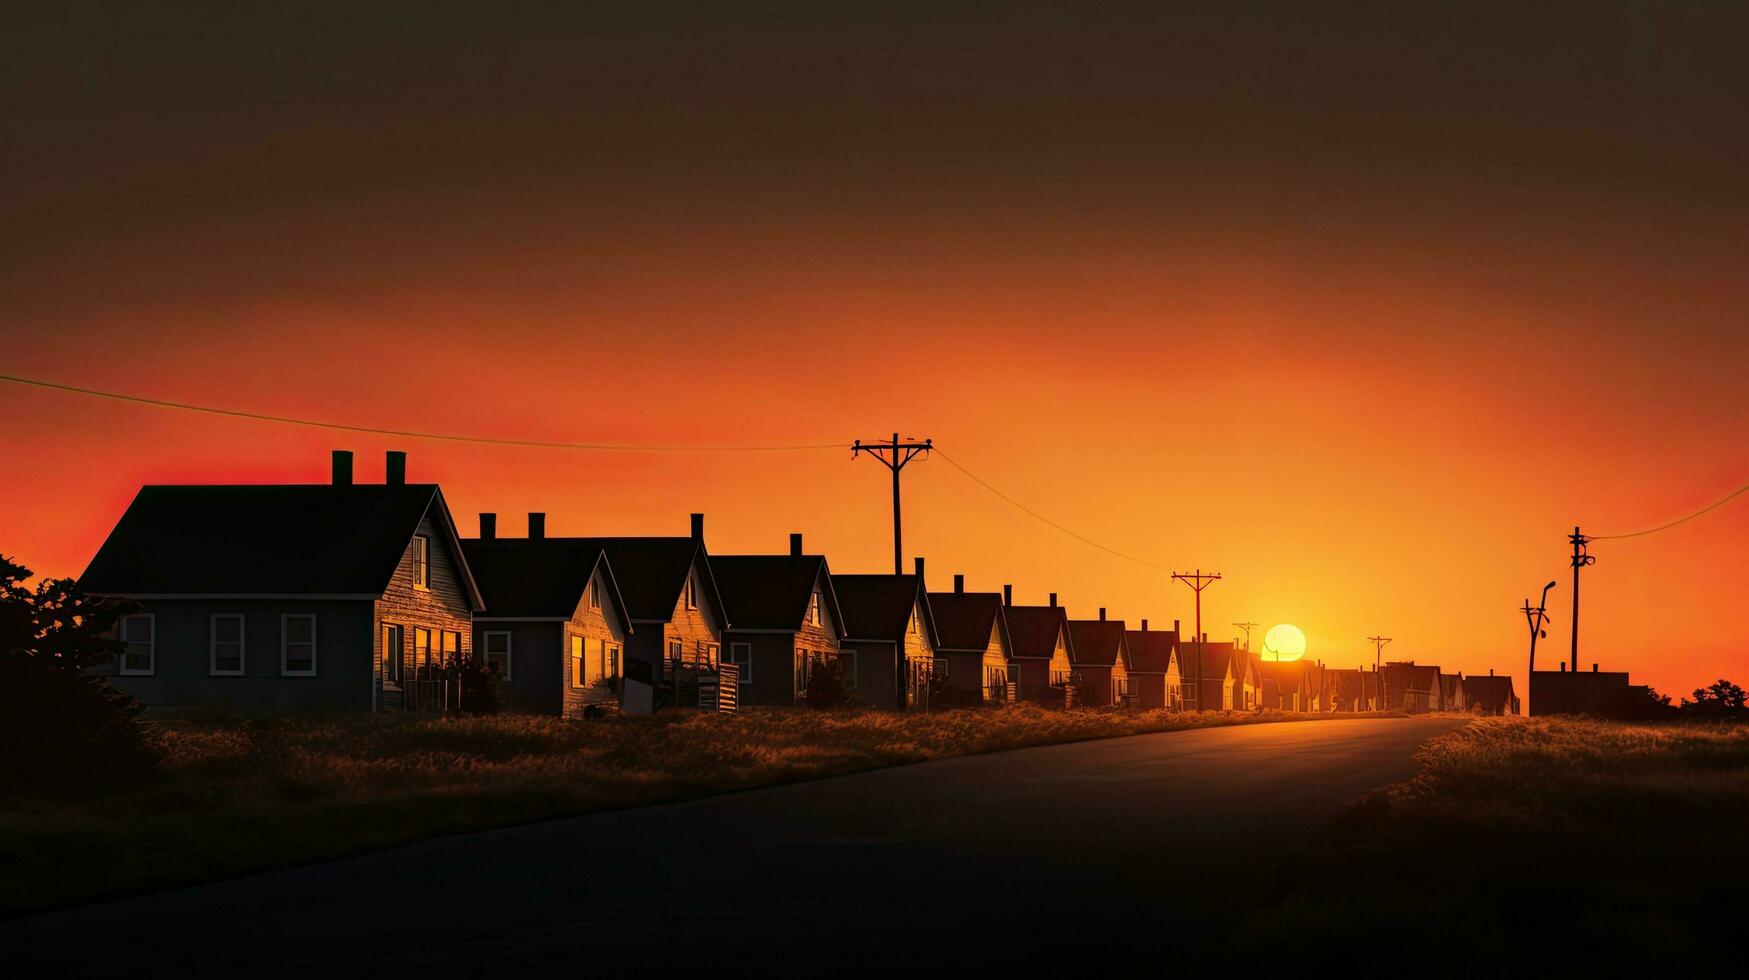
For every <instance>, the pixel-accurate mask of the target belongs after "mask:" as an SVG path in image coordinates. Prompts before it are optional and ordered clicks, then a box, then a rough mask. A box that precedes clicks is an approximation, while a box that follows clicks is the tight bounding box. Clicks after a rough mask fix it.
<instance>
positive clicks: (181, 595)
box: [85, 592, 383, 602]
mask: <svg viewBox="0 0 1749 980" xmlns="http://www.w3.org/2000/svg"><path fill="white" fill-rule="evenodd" d="M85 594H86V595H89V596H96V597H97V598H99V599H307V600H318V599H320V600H341V599H345V600H360V601H370V602H375V601H376V600H378V599H381V598H382V597H383V593H381V592H87V593H85Z"/></svg>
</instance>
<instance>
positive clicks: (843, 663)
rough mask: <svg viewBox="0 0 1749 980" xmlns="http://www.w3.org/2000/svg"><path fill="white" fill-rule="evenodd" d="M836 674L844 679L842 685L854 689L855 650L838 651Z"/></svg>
mask: <svg viewBox="0 0 1749 980" xmlns="http://www.w3.org/2000/svg"><path fill="white" fill-rule="evenodd" d="M838 676H839V677H840V678H842V679H843V680H844V686H845V687H848V688H850V689H851V690H852V691H854V690H856V651H855V650H840V651H838Z"/></svg>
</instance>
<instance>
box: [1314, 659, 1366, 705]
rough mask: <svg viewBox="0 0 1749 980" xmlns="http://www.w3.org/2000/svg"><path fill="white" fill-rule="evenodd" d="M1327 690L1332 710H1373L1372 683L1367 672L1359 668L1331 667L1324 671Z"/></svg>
mask: <svg viewBox="0 0 1749 980" xmlns="http://www.w3.org/2000/svg"><path fill="white" fill-rule="evenodd" d="M1324 677H1325V680H1324V684H1325V690H1326V691H1327V692H1328V693H1327V697H1328V698H1329V705H1330V707H1329V710H1331V711H1343V712H1353V711H1371V710H1372V707H1373V701H1372V685H1371V684H1370V683H1368V675H1367V672H1366V671H1364V670H1361V669H1359V668H1353V669H1338V668H1330V669H1328V670H1326V671H1325V672H1324Z"/></svg>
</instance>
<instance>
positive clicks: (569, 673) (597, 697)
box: [558, 568, 628, 718]
mask: <svg viewBox="0 0 1749 980" xmlns="http://www.w3.org/2000/svg"><path fill="white" fill-rule="evenodd" d="M590 588H591V589H592V590H593V594H595V595H600V596H602V597H603V601H602V603H601V608H600V609H591V608H590V607H589V595H590V594H591V593H590V592H585V593H584V596H583V601H581V602H579V603H578V604H577V610H576V611H575V612H574V613H572V614H571V620H570V622H568V623H565V624H563V625H564V627H565V629H564V631H563V635H562V636H561V637H560V638H559V641H560V646H559V652H558V655H559V659H560V678H561V679H560V684H561V687H562V692H561V707H560V712H561V713H562V714H563V715H564V716H565V717H566V718H581V717H583V713H584V712H585V711H586V710H588V708H589V707H590V706H591V705H594V704H597V703H599V702H601V701H606V700H611V699H612V697H613V696H612V695H611V694H610V693H609V692H608V691H605V690H603V689H602V688H599V687H595V686H593V685H594V683H595V682H596V681H598V680H600V679H601V677H602V673H601V664H600V662H599V657H598V656H597V655H598V653H599V648H598V646H597V645H598V644H601V643H606V644H608V645H610V646H617V647H619V656H620V671H621V673H624V671H625V656H626V646H627V644H626V640H627V639H628V636H627V633H626V623H625V621H624V620H623V619H622V618H621V616H620V614H619V612H618V611H617V610H615V609H614V607H613V603H612V602H610V601H607V600H606V598H605V597H606V595H607V589H608V583H607V579H606V577H605V576H603V575H602V574H601V570H600V569H599V568H598V569H596V571H595V574H594V577H593V578H592V579H591V581H590ZM573 636H580V637H583V639H584V640H585V641H586V642H585V644H584V662H583V664H582V665H581V666H582V672H581V676H579V673H578V666H579V665H578V664H577V662H576V661H575V660H573V659H572V657H571V637H573Z"/></svg>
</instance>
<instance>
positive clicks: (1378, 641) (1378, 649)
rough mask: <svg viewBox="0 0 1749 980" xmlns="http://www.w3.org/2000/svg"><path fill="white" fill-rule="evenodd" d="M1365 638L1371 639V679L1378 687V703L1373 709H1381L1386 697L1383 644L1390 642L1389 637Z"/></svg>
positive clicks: (1383, 707)
mask: <svg viewBox="0 0 1749 980" xmlns="http://www.w3.org/2000/svg"><path fill="white" fill-rule="evenodd" d="M1367 639H1369V640H1371V641H1372V679H1373V680H1374V681H1375V682H1376V684H1375V686H1376V687H1378V689H1379V690H1378V695H1379V701H1378V704H1377V705H1375V706H1374V707H1373V710H1374V711H1383V710H1385V702H1386V698H1385V672H1384V669H1383V666H1382V661H1383V660H1384V659H1385V644H1387V643H1389V642H1391V638H1390V637H1388V636H1369V637H1367Z"/></svg>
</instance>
